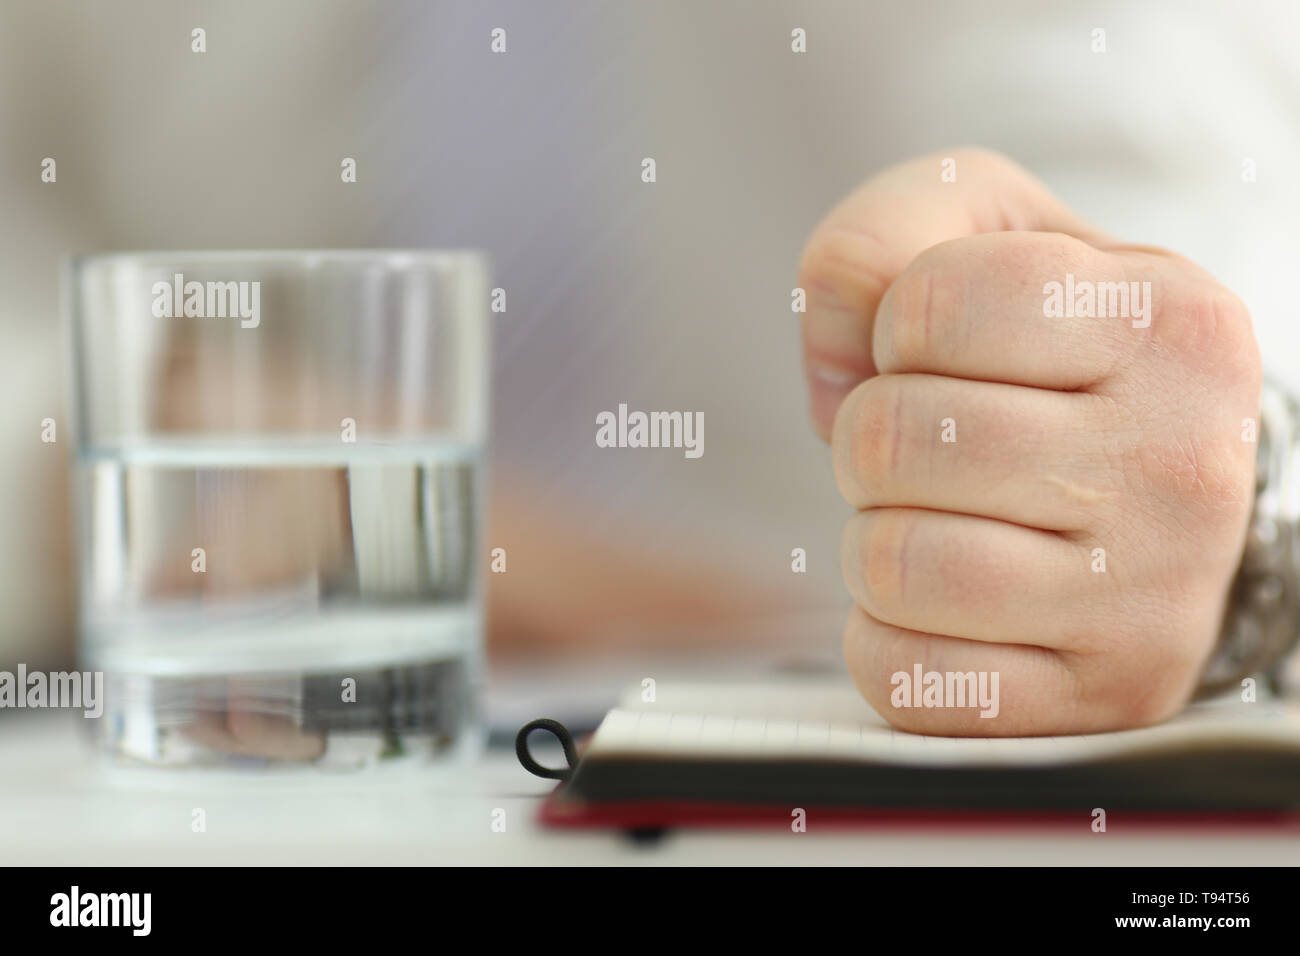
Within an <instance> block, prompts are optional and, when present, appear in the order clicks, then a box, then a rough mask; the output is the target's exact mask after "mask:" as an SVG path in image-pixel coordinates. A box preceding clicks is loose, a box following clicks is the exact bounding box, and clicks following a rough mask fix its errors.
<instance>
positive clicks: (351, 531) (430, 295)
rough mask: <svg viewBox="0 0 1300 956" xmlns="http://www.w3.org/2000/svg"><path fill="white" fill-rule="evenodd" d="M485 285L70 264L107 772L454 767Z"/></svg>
mask: <svg viewBox="0 0 1300 956" xmlns="http://www.w3.org/2000/svg"><path fill="white" fill-rule="evenodd" d="M486 281H487V280H486V267H485V264H484V261H483V259H482V257H481V256H479V255H478V254H476V253H472V252H461V251H455V252H440V251H302V252H298V251H289V252H185V253H175V252H156V253H138V254H125V255H102V256H88V257H84V258H79V259H76V260H74V261H72V262H71V263H70V265H69V268H68V270H67V276H66V282H67V304H68V309H69V312H70V318H71V324H72V331H73V342H74V349H73V352H74V362H75V373H74V378H75V389H76V406H75V407H76V417H77V422H76V431H77V443H76V448H77V472H78V474H77V480H76V484H75V487H76V497H77V502H76V503H77V512H78V521H77V529H78V551H79V556H80V561H81V580H80V585H81V633H80V637H81V652H82V657H83V662H84V664H83V666H85V667H88V668H90V669H93V670H102V671H103V672H104V686H105V695H104V696H105V699H106V705H105V709H104V713H103V716H102V717H101V718H100V719H99V720H98V721H96V722H95V724H96V725H97V728H98V735H99V736H100V737H101V739H102V741H103V744H104V746H105V747H106V748H107V749H108V750H109V751H110V752H111V753H112V754H113V755H114V756H116V757H118V758H120V759H122V760H123V761H126V762H142V763H146V764H155V765H183V766H192V765H195V764H218V765H230V764H232V763H234V764H238V765H249V766H266V765H295V764H298V765H301V764H311V765H318V766H320V765H324V766H342V767H353V766H365V765H370V764H374V763H378V762H380V761H399V762H400V761H402V760H406V761H412V760H419V759H420V758H422V757H426V756H430V755H434V754H438V755H442V756H446V755H449V754H456V753H460V754H464V753H468V752H472V751H473V750H475V749H476V748H477V745H478V744H479V743H480V742H481V737H482V731H481V725H480V722H479V717H478V709H477V699H478V691H479V687H480V675H481V668H482V643H483V642H482V630H483V628H482V608H481V605H482V600H481V581H480V573H479V569H480V565H481V562H480V560H479V557H480V533H481V529H482V524H483V523H482V520H481V517H482V507H481V502H482V493H483V488H484V474H483V472H484V467H483V465H484V461H483V449H484V444H485V439H486V436H487V427H488V352H489V348H488V338H489V323H488V311H487V307H486V306H487V302H486V299H487V290H486Z"/></svg>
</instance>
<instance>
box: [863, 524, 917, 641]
mask: <svg viewBox="0 0 1300 956" xmlns="http://www.w3.org/2000/svg"><path fill="white" fill-rule="evenodd" d="M914 525H915V521H914V519H912V518H910V517H908V516H907V515H906V513H905V512H902V511H900V510H898V509H886V510H883V511H877V512H874V513H873V514H871V515H870V516H869V517H867V518H866V520H865V521H863V522H862V528H861V530H860V532H859V533H860V535H861V540H860V543H859V545H858V547H859V552H858V553H859V556H860V557H859V561H860V567H859V568H858V580H859V582H860V592H859V595H858V596H859V599H860V600H861V601H862V602H863V606H864V609H865V610H867V611H868V612H869V613H870V614H871V615H872V616H873V617H877V618H880V619H883V620H896V619H897V617H898V615H899V614H900V612H901V611H902V607H903V590H902V585H903V568H905V567H906V566H907V565H906V561H907V554H906V551H907V547H908V541H909V539H910V537H911V532H912V529H913V527H914Z"/></svg>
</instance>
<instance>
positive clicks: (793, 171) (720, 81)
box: [0, 0, 1300, 680]
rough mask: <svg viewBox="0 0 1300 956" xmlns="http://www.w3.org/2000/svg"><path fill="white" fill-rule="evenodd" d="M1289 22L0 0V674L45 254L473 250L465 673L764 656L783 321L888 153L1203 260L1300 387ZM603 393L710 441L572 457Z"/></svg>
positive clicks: (36, 439) (37, 657)
mask: <svg viewBox="0 0 1300 956" xmlns="http://www.w3.org/2000/svg"><path fill="white" fill-rule="evenodd" d="M195 27H202V28H204V29H205V30H206V42H207V52H206V53H203V54H196V53H192V52H191V49H190V32H191V30H192V29H193V28H195ZM496 27H502V28H504V29H505V30H506V31H507V52H506V53H504V54H499V55H494V54H493V53H491V52H490V49H489V43H490V32H491V30H492V29H493V28H496ZM796 27H799V28H803V29H804V30H806V32H807V51H808V52H807V53H805V54H794V53H792V52H791V49H790V39H791V30H792V29H794V28H796ZM1097 28H1101V29H1104V31H1105V45H1106V52H1104V53H1094V52H1093V51H1092V44H1093V37H1094V33H1093V31H1094V30H1095V29H1097ZM1297 45H1300V7H1297V6H1296V5H1295V4H1293V3H1289V2H1285V0H1279V2H1272V3H1270V2H1248V3H1239V4H1227V3H1208V2H1204V3H1192V2H1179V3H1164V2H1150V3H1143V4H1140V5H1138V4H1131V3H1113V4H1108V3H1091V4H1089V5H1088V6H1087V8H1086V10H1082V9H1081V10H1076V9H1075V7H1074V6H1073V5H1045V4H1042V3H1035V2H1029V0H1025V2H1020V0H1010V2H999V3H976V2H932V3H926V4H900V3H893V2H889V3H883V2H882V3H875V2H830V0H824V2H819V3H815V4H813V3H807V2H800V3H779V2H755V0H745V2H727V0H710V2H706V3H701V2H698V0H696V2H687V0H668V2H663V3H656V4H631V3H603V2H579V0H550V2H536V0H533V2H519V3H508V2H397V0H390V2H385V3H383V4H358V3H352V2H335V0H325V2H322V0H312V2H300V0H287V2H278V3H275V4H265V5H256V4H241V3H228V4H214V3H198V2H163V0H158V2H144V0H131V2H120V3H114V4H98V3H85V2H70V0H39V2H37V0H9V2H6V3H5V4H4V5H3V7H0V128H2V129H3V136H0V209H3V212H4V218H3V224H2V225H0V289H2V290H3V294H2V295H0V341H3V343H4V347H3V348H0V381H3V382H4V394H5V401H4V403H3V406H0V440H3V442H4V446H3V447H5V448H6V449H7V450H8V454H6V455H4V456H3V457H2V458H0V602H2V603H3V608H4V613H3V615H0V669H4V668H9V669H12V668H13V667H14V666H15V663H16V662H18V661H23V662H25V663H27V665H28V666H29V667H31V668H56V667H60V666H66V665H67V664H68V663H69V662H70V661H71V660H72V655H73V652H74V642H75V627H76V626H75V614H76V609H75V592H76V588H75V579H74V568H75V558H76V555H75V554H74V553H73V547H72V540H73V536H72V529H71V522H70V517H69V514H70V513H69V490H70V489H69V450H70V449H69V443H68V442H65V441H60V443H58V444H55V445H45V444H42V443H41V441H40V422H41V420H42V419H43V418H46V417H53V418H55V419H57V420H58V421H59V422H60V427H61V428H62V425H63V423H65V422H66V421H67V419H68V416H69V412H70V403H69V396H70V382H69V378H68V373H69V369H70V365H69V362H68V360H67V357H66V349H67V341H66V331H65V330H63V328H62V325H61V321H60V315H59V284H58V278H59V266H60V263H61V261H62V260H63V258H64V257H65V256H67V255H69V254H71V253H74V252H88V251H98V250H129V249H164V250H165V249H208V248H240V249H257V248H316V247H356V248H362V247H433V248H437V247H454V248H460V247H474V248H479V249H482V250H484V251H486V252H487V253H488V254H489V256H490V258H491V262H492V269H493V278H492V281H491V285H495V286H500V287H502V288H504V289H505V290H506V291H507V296H508V299H507V302H508V306H507V311H506V312H505V313H504V314H501V315H497V316H495V317H494V319H493V321H494V337H495V341H494V353H493V379H492V388H493V416H494V417H493V436H492V440H491V448H490V456H491V462H492V493H491V496H490V501H489V504H488V507H489V510H490V517H491V521H492V525H491V528H490V530H489V533H488V535H487V546H488V547H489V548H492V547H504V548H506V549H507V553H508V555H509V572H508V573H507V574H503V575H489V580H488V584H489V587H490V591H491V593H490V595H489V597H490V604H489V613H490V627H491V639H492V650H493V654H494V656H495V657H496V658H497V660H498V661H501V660H503V659H507V658H509V657H510V656H512V655H514V656H515V657H516V658H518V657H519V656H520V655H525V656H531V657H533V658H538V657H540V658H544V659H547V660H550V661H560V660H564V659H565V655H571V654H572V653H574V652H575V651H576V652H581V653H583V654H585V655H587V657H588V659H591V658H592V657H594V656H596V655H597V654H599V655H600V656H603V657H611V656H612V657H614V658H616V657H617V656H618V655H624V656H626V657H633V656H639V657H641V658H646V657H649V658H651V659H653V658H655V657H656V656H659V655H680V654H683V653H686V652H692V651H695V650H697V649H699V648H700V647H702V646H704V645H706V644H712V645H714V652H717V653H718V654H720V655H721V658H722V660H723V661H724V662H726V661H728V660H730V661H732V662H736V663H737V666H740V662H744V661H747V660H750V659H751V656H752V655H756V654H759V653H760V652H759V651H757V650H753V648H757V647H759V646H761V647H762V648H763V651H762V652H761V653H762V654H769V653H770V654H772V655H774V659H776V660H778V661H779V660H783V659H787V658H788V657H790V656H791V655H793V656H794V657H795V658H800V657H803V656H811V657H817V658H822V657H825V658H827V659H832V658H834V657H835V656H836V655H837V654H838V646H839V638H840V621H841V620H842V613H843V611H844V610H846V609H847V607H848V604H849V602H848V598H847V597H846V596H845V594H844V591H843V585H842V583H841V581H840V572H839V559H838V549H839V534H840V527H841V524H842V522H843V520H844V518H845V516H846V512H847V506H845V505H844V504H843V503H842V501H841V500H840V498H839V495H838V493H837V491H836V489H835V485H834V481H833V478H832V475H831V469H830V464H829V458H828V454H827V452H826V450H825V448H824V447H823V446H822V445H821V444H820V442H819V441H818V440H817V439H816V438H815V437H814V436H813V434H812V431H811V429H810V427H809V425H808V420H807V409H806V399H805V394H804V386H803V380H802V374H801V367H800V358H799V348H798V323H797V316H795V315H793V314H792V313H791V311H790V290H791V288H792V287H793V286H794V284H795V266H796V263H797V260H798V256H799V252H800V249H801V247H802V245H803V242H804V240H805V239H806V238H807V236H808V234H809V232H810V230H811V229H812V228H813V226H814V225H815V224H816V222H817V221H818V220H819V219H820V218H821V216H822V215H823V214H824V213H825V212H826V211H827V210H828V209H829V208H830V207H831V206H832V205H833V204H834V203H835V202H836V201H838V200H839V199H840V198H841V197H842V196H843V195H844V194H846V193H847V192H849V191H850V190H851V189H853V188H854V187H855V186H856V185H857V184H858V183H860V182H861V181H862V180H863V179H865V178H867V177H868V176H869V175H870V174H871V173H873V172H874V171H876V170H878V169H879V168H880V167H881V166H883V165H886V164H889V163H892V162H895V161H899V160H902V159H905V158H908V157H911V156H914V155H916V154H920V153H924V152H930V151H933V150H938V149H942V148H945V147H955V146H958V145H964V144H972V145H980V146H986V147H989V148H993V149H997V150H1001V151H1003V152H1005V153H1007V154H1008V155H1010V156H1011V157H1013V158H1014V159H1016V160H1018V161H1019V162H1020V163H1022V164H1023V165H1025V166H1026V167H1027V168H1029V169H1030V170H1031V171H1033V172H1034V173H1035V174H1036V175H1038V176H1039V177H1041V178H1042V179H1044V180H1045V181H1046V183H1047V184H1048V185H1049V186H1050V187H1051V188H1052V189H1054V190H1055V191H1056V192H1057V193H1058V194H1059V195H1060V196H1061V197H1062V198H1063V199H1064V201H1065V202H1067V203H1068V204H1070V205H1072V206H1073V207H1074V208H1075V209H1076V210H1077V211H1078V212H1079V213H1080V214H1081V215H1082V216H1083V217H1085V218H1087V219H1089V220H1091V221H1092V222H1094V223H1096V224H1097V225H1098V226H1100V227H1101V228H1103V229H1105V230H1107V231H1109V232H1111V233H1113V234H1116V235H1119V236H1123V237H1125V238H1127V239H1130V240H1133V241H1141V242H1144V243H1152V244H1159V245H1165V246H1168V247H1170V248H1173V249H1175V250H1177V251H1178V252H1180V253H1182V254H1184V255H1186V256H1188V257H1190V258H1191V259H1193V260H1194V261H1196V262H1198V263H1200V264H1201V265H1203V266H1205V267H1206V268H1207V269H1209V270H1210V271H1211V272H1212V273H1214V274H1215V275H1216V276H1217V277H1218V278H1219V279H1220V280H1221V281H1223V282H1224V283H1225V284H1226V285H1227V286H1228V287H1230V288H1231V289H1233V290H1234V291H1235V292H1236V293H1237V294H1238V295H1240V296H1241V297H1242V298H1243V299H1244V301H1245V302H1246V303H1247V305H1248V306H1249V307H1250V309H1251V311H1252V314H1253V316H1254V319H1255V323H1256V329H1257V333H1258V335H1259V338H1260V341H1261V348H1262V352H1263V354H1264V356H1265V363H1266V365H1267V366H1268V367H1269V369H1270V371H1272V372H1273V373H1274V374H1276V375H1277V376H1278V377H1280V378H1282V379H1283V380H1286V381H1290V382H1291V383H1293V384H1294V383H1300V347H1298V346H1300V333H1297V331H1296V321H1295V318H1296V295H1295V292H1294V288H1293V276H1294V272H1295V263H1296V261H1297V259H1298V258H1300V228H1298V227H1297V222H1300V177H1297V176H1296V173H1295V171H1296V170H1297V169H1300V123H1298V121H1297V116H1298V114H1297V112H1296V105H1297V103H1300V60H1297V59H1296V57H1295V55H1294V51H1295V49H1296V48H1297ZM45 157H53V158H55V159H56V161H57V174H58V179H57V183H54V184H46V183H42V181H41V176H40V173H41V162H42V159H43V158H45ZM344 157H352V158H355V159H356V162H357V182H356V183H355V184H344V183H342V182H340V175H339V173H340V162H341V160H342V159H343V158H344ZM646 157H651V158H653V159H655V161H656V165H657V182H655V183H653V184H646V183H643V182H642V181H641V163H642V160H643V158H646ZM1247 161H1249V163H1250V164H1252V167H1251V168H1253V169H1254V170H1255V177H1254V180H1253V181H1243V170H1244V169H1245V168H1247V167H1246V166H1245V165H1244V164H1246V163H1247ZM619 403H627V405H628V406H629V407H630V408H633V409H638V408H639V409H680V410H691V411H700V412H703V414H704V420H705V423H706V427H705V434H704V438H705V446H704V447H705V454H704V455H703V457H701V458H699V459H696V460H688V459H686V458H685V457H684V456H682V455H681V454H680V452H677V451H659V452H642V453H631V452H629V453H611V452H608V451H604V450H602V449H599V448H597V447H596V445H595V442H594V430H595V416H596V414H597V413H598V412H600V411H602V410H606V409H616V408H617V407H618V405H619ZM796 547H801V548H804V549H805V550H806V552H807V573H806V574H802V575H795V574H792V573H791V550H792V549H793V548H796ZM563 669H566V670H567V669H568V665H567V664H565V665H563ZM625 678H626V674H623V673H620V680H624V679H625Z"/></svg>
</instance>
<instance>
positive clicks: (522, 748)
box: [515, 717, 578, 780]
mask: <svg viewBox="0 0 1300 956" xmlns="http://www.w3.org/2000/svg"><path fill="white" fill-rule="evenodd" d="M534 730H546V731H549V732H550V733H552V734H554V735H555V739H556V740H558V741H559V742H560V746H561V747H563V748H564V759H565V760H567V761H568V762H569V766H568V767H567V768H560V769H554V770H553V769H551V768H550V767H543V766H542V765H541V764H539V763H538V762H537V761H536V760H534V759H533V755H532V754H530V753H529V752H528V735H529V734H531V733H532V732H533V731H534ZM515 756H516V757H518V758H519V762H520V763H521V764H523V765H524V769H525V770H527V771H528V772H529V773H531V774H534V775H535V776H538V777H546V778H548V779H550V780H568V779H569V777H571V776H573V771H574V769H575V768H576V767H577V766H578V751H577V748H576V747H574V746H573V734H571V733H569V728H568V727H565V726H564V724H562V723H560V722H559V721H558V720H551V718H549V717H540V718H538V719H537V720H530V721H529V722H528V723H526V724H524V725H523V726H522V727H520V728H519V733H518V734H516V735H515Z"/></svg>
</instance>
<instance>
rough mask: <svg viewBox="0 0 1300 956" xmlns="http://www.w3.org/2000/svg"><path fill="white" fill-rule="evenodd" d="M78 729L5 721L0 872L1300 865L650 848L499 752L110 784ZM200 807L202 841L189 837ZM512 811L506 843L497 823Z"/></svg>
mask: <svg viewBox="0 0 1300 956" xmlns="http://www.w3.org/2000/svg"><path fill="white" fill-rule="evenodd" d="M79 719H80V717H79V715H76V714H70V713H68V712H59V711H43V712H34V713H24V714H21V715H6V717H5V719H3V720H0V863H3V864H36V865H42V864H56V865H151V864H152V865H228V864H324V865H366V864H397V865H427V864H448V863H454V864H526V865H531V864H560V865H567V864H583V863H587V864H600V865H606V864H645V865H671V864H770V863H794V864H798V863H805V864H812V863H817V864H823V863H824V864H901V865H908V864H974V865H989V864H993V865H1002V864H1019V863H1024V864H1038V865H1074V866H1080V865H1115V864H1140V865H1158V864H1171V865H1187V864H1196V865H1201V864H1205V865H1211V864H1218V865H1242V864H1290V865H1294V864H1296V863H1300V828H1294V827H1293V828H1291V829H1290V830H1289V831H1288V830H1245V831H1242V830H1232V831H1225V830H1220V831H1209V832H1201V831H1197V830H1195V829H1191V828H1186V827H1176V828H1173V827H1171V828H1163V829H1159V830H1146V831H1128V832H1125V831H1124V829H1123V828H1122V827H1117V826H1115V825H1114V824H1112V826H1111V828H1110V832H1108V833H1105V834H1095V833H1092V832H1091V830H1090V828H1089V826H1088V821H1087V820H1081V821H1080V824H1079V827H1078V829H1077V832H1069V831H1068V830H1051V831H1044V830H1042V829H1037V830H1035V829H1023V830H1016V829H999V830H990V829H987V828H983V829H969V830H952V829H949V830H947V831H944V832H926V831H918V830H916V829H912V830H908V831H892V832H891V831H889V830H872V831H868V830H856V831H847V830H842V829H841V830H826V831H822V832H818V828H817V821H816V816H815V814H814V815H813V816H812V817H810V819H809V830H808V832H807V833H802V834H795V833H790V832H784V831H765V832H760V831H739V830H733V831H727V832H722V831H710V830H681V831H676V832H674V833H672V834H670V835H669V836H668V837H667V838H666V839H664V840H662V841H659V842H658V843H655V844H651V845H637V844H635V843H633V842H632V841H630V840H628V839H627V838H625V837H623V836H620V835H616V834H610V833H602V832H589V833H575V832H573V831H555V830H547V829H544V828H542V827H539V826H538V825H537V824H536V822H535V814H536V811H537V808H538V805H539V803H540V802H541V798H542V796H543V795H544V794H545V793H546V792H547V791H548V790H549V789H550V786H551V784H550V783H549V782H548V781H545V780H541V779H538V778H536V777H532V776H530V775H529V774H527V773H526V772H525V771H524V770H523V769H522V768H520V767H519V765H518V763H517V762H516V760H515V757H514V754H513V752H509V751H506V750H504V749H503V750H490V751H489V752H488V754H487V755H486V756H485V757H484V759H482V760H481V761H480V762H478V763H477V764H475V765H473V766H469V767H463V768H455V769H454V770H449V771H447V772H441V771H436V770H432V771H418V770H417V771H414V772H409V771H403V772H401V774H400V775H394V776H392V777H386V776H384V775H383V774H382V773H380V774H378V775H371V776H367V775H364V774H351V775H338V776H325V775H322V774H320V773H319V772H316V771H312V772H309V774H308V775H306V776H302V777H295V778H292V779H288V780H286V779H283V778H280V779H272V778H268V777H266V776H264V775H258V774H257V772H238V773H235V772H213V771H184V772H180V773H173V772H163V771H143V772H133V771H115V772H111V773H109V772H105V770H104V769H103V768H102V767H101V766H99V765H98V764H97V762H96V761H95V760H94V759H93V758H92V755H91V753H90V752H89V750H88V748H87V746H86V745H85V743H84V741H83V740H82V738H81V737H80V736H79V734H78V728H77V721H78V720H79ZM196 807H201V808H203V809H204V810H205V811H206V818H207V831H206V832H204V833H195V832H193V831H192V829H191V818H192V817H191V815H192V811H193V809H194V808H196ZM497 808H502V809H504V810H505V811H506V829H505V832H504V833H494V832H492V828H491V821H492V814H493V811H494V810H495V809H497Z"/></svg>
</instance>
